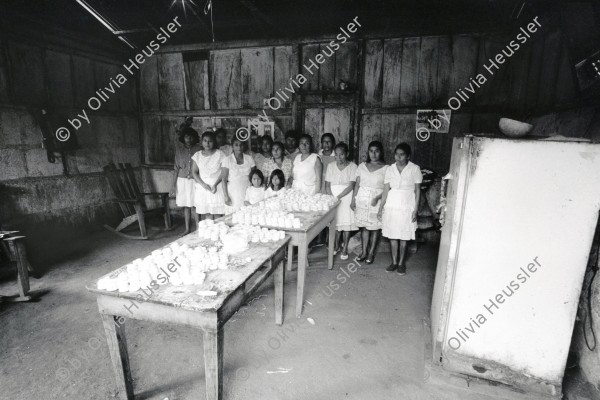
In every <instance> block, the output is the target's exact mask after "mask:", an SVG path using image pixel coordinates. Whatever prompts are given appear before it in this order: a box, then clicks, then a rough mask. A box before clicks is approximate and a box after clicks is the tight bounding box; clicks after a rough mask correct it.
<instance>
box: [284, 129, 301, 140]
mask: <svg viewBox="0 0 600 400" xmlns="http://www.w3.org/2000/svg"><path fill="white" fill-rule="evenodd" d="M288 137H293V138H294V139H296V140H298V131H295V130H293V129H292V130H289V131H287V132H286V133H285V138H286V139H287V138H288Z"/></svg>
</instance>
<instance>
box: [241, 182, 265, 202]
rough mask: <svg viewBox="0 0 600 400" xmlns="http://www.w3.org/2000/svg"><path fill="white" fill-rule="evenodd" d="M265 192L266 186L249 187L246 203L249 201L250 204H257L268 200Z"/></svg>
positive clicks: (245, 198)
mask: <svg viewBox="0 0 600 400" xmlns="http://www.w3.org/2000/svg"><path fill="white" fill-rule="evenodd" d="M265 192H266V190H265V187H264V186H261V187H254V186H248V189H246V196H245V197H244V201H247V202H248V203H250V204H256V203H258V202H259V201H263V200H264V199H265V198H266V193H265Z"/></svg>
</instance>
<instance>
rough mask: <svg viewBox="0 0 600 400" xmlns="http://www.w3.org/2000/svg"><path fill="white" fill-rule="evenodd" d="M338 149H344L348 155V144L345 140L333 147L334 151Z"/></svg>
mask: <svg viewBox="0 0 600 400" xmlns="http://www.w3.org/2000/svg"><path fill="white" fill-rule="evenodd" d="M336 149H342V150H344V153H346V155H348V151H349V149H348V145H347V144H346V143H344V142H339V143H338V144H336V145H335V147H334V148H333V151H335V150H336Z"/></svg>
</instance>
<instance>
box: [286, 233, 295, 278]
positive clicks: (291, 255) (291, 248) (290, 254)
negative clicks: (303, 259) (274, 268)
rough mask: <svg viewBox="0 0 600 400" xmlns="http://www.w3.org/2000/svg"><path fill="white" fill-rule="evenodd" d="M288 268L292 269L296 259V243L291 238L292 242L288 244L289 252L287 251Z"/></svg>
mask: <svg viewBox="0 0 600 400" xmlns="http://www.w3.org/2000/svg"><path fill="white" fill-rule="evenodd" d="M287 258H288V259H287V270H288V271H291V270H292V262H293V260H294V245H293V244H292V241H291V240H290V243H289V244H288V252H287Z"/></svg>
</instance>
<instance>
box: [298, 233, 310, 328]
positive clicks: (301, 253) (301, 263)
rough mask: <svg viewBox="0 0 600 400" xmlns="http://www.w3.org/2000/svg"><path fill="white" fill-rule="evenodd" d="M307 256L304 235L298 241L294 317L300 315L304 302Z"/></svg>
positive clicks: (306, 244) (306, 243)
mask: <svg viewBox="0 0 600 400" xmlns="http://www.w3.org/2000/svg"><path fill="white" fill-rule="evenodd" d="M307 257H308V242H307V238H306V236H304V237H303V238H302V239H301V240H300V243H298V289H297V293H296V317H298V318H300V315H302V303H303V302H304V278H305V277H306V264H307V262H306V258H307Z"/></svg>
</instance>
